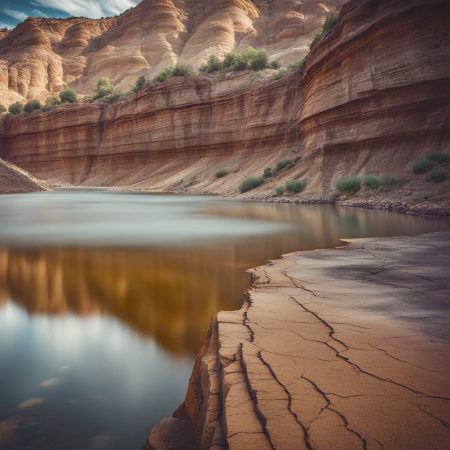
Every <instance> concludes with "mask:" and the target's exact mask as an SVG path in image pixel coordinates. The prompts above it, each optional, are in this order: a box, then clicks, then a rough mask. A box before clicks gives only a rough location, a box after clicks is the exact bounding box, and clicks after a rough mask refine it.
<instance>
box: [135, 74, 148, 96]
mask: <svg viewBox="0 0 450 450" xmlns="http://www.w3.org/2000/svg"><path fill="white" fill-rule="evenodd" d="M149 82H150V81H149V79H148V78H147V77H146V76H145V75H141V76H140V77H139V78H138V79H137V80H136V82H135V83H134V84H133V87H132V88H131V90H132V91H133V92H139V91H140V90H141V89H144V88H145V87H146V86H147V85H148V84H149Z"/></svg>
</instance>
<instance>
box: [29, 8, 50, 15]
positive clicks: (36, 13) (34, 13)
mask: <svg viewBox="0 0 450 450" xmlns="http://www.w3.org/2000/svg"><path fill="white" fill-rule="evenodd" d="M31 12H32V13H33V15H34V16H37V17H48V16H47V14H45V12H42V11H41V10H40V9H33V10H32V11H31Z"/></svg>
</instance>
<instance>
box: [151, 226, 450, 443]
mask: <svg viewBox="0 0 450 450" xmlns="http://www.w3.org/2000/svg"><path fill="white" fill-rule="evenodd" d="M449 250H450V234H449V233H434V234H428V235H422V236H418V237H414V238H389V239H382V238H380V239H356V240H352V241H350V245H349V246H347V247H345V248H340V249H331V250H314V251H310V252H298V253H292V254H290V255H286V256H285V257H284V258H283V259H280V260H276V261H271V262H270V263H269V264H268V265H266V266H262V267H258V268H257V269H255V270H254V271H253V272H254V276H255V281H254V283H253V287H252V289H251V290H250V291H249V296H248V301H247V302H246V304H245V305H244V306H243V308H242V309H241V310H240V311H233V312H225V311H221V312H220V313H219V314H218V317H217V321H216V322H215V323H214V324H213V326H212V328H211V330H210V333H209V336H208V342H207V344H206V345H205V347H204V349H203V350H202V351H201V352H200V353H199V357H198V359H197V361H196V364H195V367H194V370H193V373H192V377H191V380H190V383H189V389H188V393H187V396H186V400H185V402H184V408H180V409H179V410H178V411H177V413H176V414H175V415H174V417H173V418H171V419H170V420H169V421H168V420H167V419H166V420H164V421H163V422H162V423H161V424H160V425H157V426H156V427H155V428H154V429H153V430H152V432H151V433H150V436H149V438H148V441H147V446H146V447H145V448H146V449H158V450H159V449H182V448H183V445H177V443H176V442H173V441H170V440H168V439H165V436H171V435H173V433H172V434H171V433H170V430H172V432H176V431H177V430H181V429H182V428H181V426H182V425H184V424H185V423H186V422H185V421H186V420H187V419H186V416H187V417H190V418H191V422H192V428H193V431H194V432H195V434H196V435H197V441H198V444H199V448H201V449H210V448H215V449H222V448H223V449H225V448H227V449H228V448H229V449H231V450H233V449H236V450H241V449H250V450H253V449H268V450H269V449H274V448H275V449H285V450H294V449H295V450H300V449H304V450H309V449H317V450H328V449H348V450H353V449H389V450H398V449H411V450H412V449H417V450H422V449H433V448H436V449H442V450H444V449H446V448H448V444H449V442H450V430H449V427H448V423H449V419H450V414H449V409H448V402H449V396H448V393H449V389H450V378H449V373H450V345H449V341H448V337H449V327H448V324H449V320H450V317H449V314H448V310H447V305H446V304H445V302H446V301H448V298H449V292H450V283H449V279H448V275H447V272H448V266H449V263H450V257H449V255H450V254H449ZM418 261H420V262H419V263H418ZM180 411H184V415H183V414H180ZM185 433H186V434H188V433H187V431H185Z"/></svg>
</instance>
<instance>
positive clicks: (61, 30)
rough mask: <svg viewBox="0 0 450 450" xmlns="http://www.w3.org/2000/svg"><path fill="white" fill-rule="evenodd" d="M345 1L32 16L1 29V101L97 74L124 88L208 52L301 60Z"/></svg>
mask: <svg viewBox="0 0 450 450" xmlns="http://www.w3.org/2000/svg"><path fill="white" fill-rule="evenodd" d="M343 3H344V0H324V1H321V2H318V1H317V0H305V1H303V2H296V1H291V0H277V1H275V2H273V1H270V2H269V1H264V0H226V1H223V0H221V1H217V0H200V1H199V0H187V1H182V0H144V1H142V3H140V4H139V5H138V6H137V7H135V8H132V9H130V10H128V11H126V12H125V13H123V14H122V15H120V16H119V17H117V18H109V19H100V20H91V19H85V18H71V19H66V20H59V19H42V18H30V19H27V20H26V21H25V22H24V23H22V24H20V25H18V26H17V27H16V28H15V29H14V30H12V31H11V32H8V33H6V32H5V33H0V99H1V101H2V102H4V103H6V104H10V103H12V102H14V101H17V100H23V99H31V98H39V99H41V100H42V99H45V97H47V96H48V94H55V93H58V92H59V91H60V90H61V88H62V87H63V86H65V85H70V86H72V87H75V88H76V89H77V90H79V91H80V92H81V93H84V94H85V93H87V92H89V91H90V90H92V88H93V87H94V85H95V82H96V80H97V79H98V78H99V77H100V76H108V77H110V78H111V80H112V81H113V82H114V84H115V85H116V86H117V87H118V88H119V89H121V90H124V91H128V90H129V89H130V87H131V85H132V84H133V83H134V81H135V80H136V78H137V77H138V76H140V75H142V74H146V75H147V76H149V77H152V76H153V75H155V74H156V73H157V72H158V71H160V70H161V69H163V68H165V67H167V66H170V65H173V64H175V63H176V62H178V61H180V62H183V63H187V64H190V65H192V66H193V67H194V68H198V67H199V66H200V65H201V64H202V62H204V61H205V60H206V59H207V58H208V56H209V55H210V54H217V55H219V56H222V55H223V54H224V53H226V52H228V51H230V50H233V49H235V48H238V49H239V48H242V47H245V46H248V45H252V46H255V47H264V48H266V49H267V51H268V53H269V54H270V55H271V57H272V58H274V59H277V60H279V61H280V62H281V63H283V64H286V63H288V62H292V61H298V60H300V59H302V58H303V57H304V56H305V55H306V53H307V52H308V50H309V43H310V42H311V41H312V39H313V37H314V33H315V31H316V30H317V29H318V28H319V27H320V25H321V23H322V21H323V20H324V17H325V15H326V14H327V13H328V12H329V11H330V10H335V9H339V8H340V7H341V6H342V4H343Z"/></svg>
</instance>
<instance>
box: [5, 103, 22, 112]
mask: <svg viewBox="0 0 450 450" xmlns="http://www.w3.org/2000/svg"><path fill="white" fill-rule="evenodd" d="M8 111H9V112H10V113H11V114H19V113H21V112H22V111H23V105H22V103H20V102H15V103H12V104H11V105H9V108H8Z"/></svg>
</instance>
